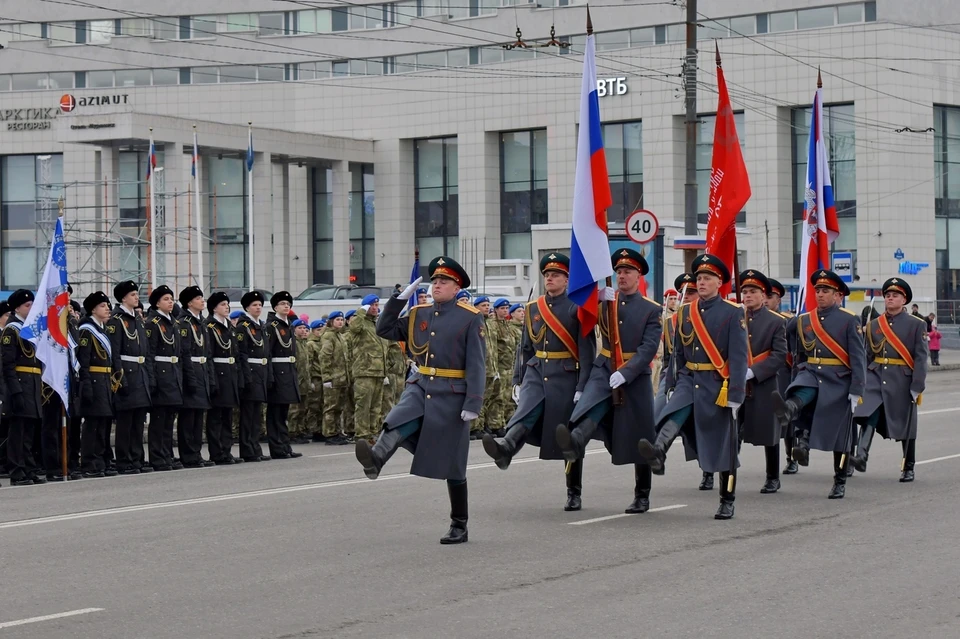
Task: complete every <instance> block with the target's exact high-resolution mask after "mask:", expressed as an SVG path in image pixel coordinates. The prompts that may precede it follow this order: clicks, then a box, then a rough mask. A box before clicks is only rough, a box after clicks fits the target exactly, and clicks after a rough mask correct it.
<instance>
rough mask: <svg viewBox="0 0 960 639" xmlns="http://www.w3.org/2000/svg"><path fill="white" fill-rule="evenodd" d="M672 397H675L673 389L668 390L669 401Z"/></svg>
mask: <svg viewBox="0 0 960 639" xmlns="http://www.w3.org/2000/svg"><path fill="white" fill-rule="evenodd" d="M671 397H673V390H672V389H671V390H668V391H667V401H668V402H669V401H670V398H671Z"/></svg>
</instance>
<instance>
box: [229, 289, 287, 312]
mask: <svg viewBox="0 0 960 639" xmlns="http://www.w3.org/2000/svg"><path fill="white" fill-rule="evenodd" d="M214 290H221V291H223V292H224V293H226V294H227V297H228V298H230V301H231V302H236V303H237V304H239V303H240V299H241V298H242V297H243V296H244V295H245V294H246V293H247V291H248V290H249V289H246V288H221V289H214ZM256 290H257V291H260V292H261V293H262V294H263V299H264V300H266V302H264V306H267V307H268V309H269V306H268V305H269V304H270V298H271V297H273V293H272V292H270V291H268V290H267V289H264V288H258V289H256ZM237 308H239V307H237Z"/></svg>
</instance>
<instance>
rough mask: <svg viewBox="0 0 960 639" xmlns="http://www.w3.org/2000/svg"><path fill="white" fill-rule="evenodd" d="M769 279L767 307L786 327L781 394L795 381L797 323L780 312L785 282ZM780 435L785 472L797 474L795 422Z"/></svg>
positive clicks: (785, 473) (780, 376) (798, 469)
mask: <svg viewBox="0 0 960 639" xmlns="http://www.w3.org/2000/svg"><path fill="white" fill-rule="evenodd" d="M767 281H768V282H770V292H769V294H768V295H767V308H768V309H770V310H771V311H773V312H774V313H776V314H777V315H779V316H780V317H782V318H783V320H784V326H785V328H786V331H785V334H786V338H787V360H786V362H785V365H784V366H783V368H781V369H780V370H779V371H777V390H778V391H780V394H781V395H785V394H786V392H787V387H788V386H790V382H791V381H793V354H794V353H795V352H796V350H797V323H796V322H791V321H790V318H789V317H787V316H786V315H784V314H783V313H781V312H780V301H781V300H782V299H783V298H784V297H786V296H787V289H785V288H784V287H783V284H781V283H780V282H778V281H777V280H775V279H773V278H767ZM780 436H781V437H782V438H783V447H784V448H785V449H786V454H787V455H786V457H787V463H786V466H784V467H783V474H784V475H796V474H797V473H798V472H799V471H800V466H799V464H797V460H796V459H794V458H793V447H794V446H795V445H796V443H797V438H796V436H795V434H794V430H793V424H792V423H790V424H787V426H786V428H784V429H783V430H782V431H781V433H780Z"/></svg>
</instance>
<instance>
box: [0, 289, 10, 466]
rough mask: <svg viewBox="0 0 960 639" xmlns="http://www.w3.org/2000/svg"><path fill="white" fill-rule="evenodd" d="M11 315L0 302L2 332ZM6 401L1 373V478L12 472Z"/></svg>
mask: <svg viewBox="0 0 960 639" xmlns="http://www.w3.org/2000/svg"><path fill="white" fill-rule="evenodd" d="M9 315H10V305H9V304H7V302H6V301H3V302H0V332H2V331H3V329H4V327H6V325H7V318H8V317H9ZM0 366H2V363H0ZM0 371H2V369H0ZM5 401H7V387H6V384H5V383H4V381H3V373H2V372H0V477H3V476H9V475H10V472H9V471H8V470H7V434H8V432H9V424H7V420H6V419H5V418H4V416H3V413H4V412H5V408H4V406H3V403H4V402H5Z"/></svg>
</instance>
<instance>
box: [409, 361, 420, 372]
mask: <svg viewBox="0 0 960 639" xmlns="http://www.w3.org/2000/svg"><path fill="white" fill-rule="evenodd" d="M410 372H411V373H419V372H420V367H419V366H417V363H416V362H410Z"/></svg>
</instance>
